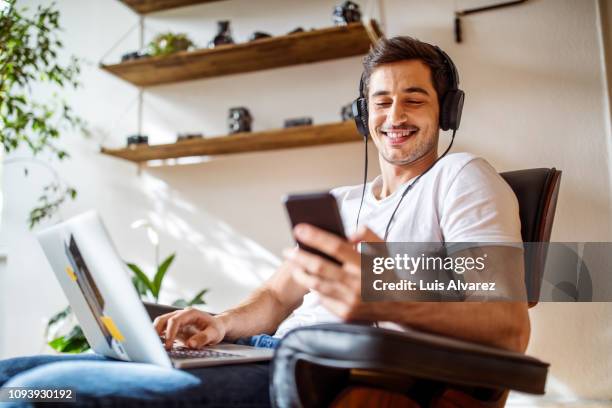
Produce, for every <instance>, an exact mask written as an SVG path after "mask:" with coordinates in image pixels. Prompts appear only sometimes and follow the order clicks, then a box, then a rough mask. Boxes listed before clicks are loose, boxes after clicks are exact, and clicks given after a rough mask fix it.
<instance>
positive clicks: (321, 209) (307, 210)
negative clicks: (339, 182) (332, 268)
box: [283, 192, 346, 264]
mask: <svg viewBox="0 0 612 408" xmlns="http://www.w3.org/2000/svg"><path fill="white" fill-rule="evenodd" d="M283 202H284V204H285V208H286V209H287V214H288V215H289V220H290V221H291V227H292V228H293V227H295V226H296V225H298V224H302V223H305V224H310V225H314V226H315V227H318V228H320V229H322V230H325V231H327V232H331V233H332V234H335V235H337V236H339V237H340V238H344V239H346V235H345V234H344V225H343V224H342V217H341V216H340V211H338V204H337V202H336V198H335V197H334V196H333V195H332V194H330V193H329V192H323V193H310V194H290V195H287V196H285V197H284V198H283ZM297 244H298V245H299V247H300V248H302V249H303V250H305V251H308V252H311V253H313V254H316V255H319V256H321V257H323V258H325V259H328V260H330V261H332V262H334V263H337V264H340V262H338V261H337V260H336V259H335V258H333V257H331V256H329V255H327V254H325V253H323V252H321V251H319V250H317V249H314V248H311V247H309V246H308V245H304V244H302V243H301V242H299V241H297Z"/></svg>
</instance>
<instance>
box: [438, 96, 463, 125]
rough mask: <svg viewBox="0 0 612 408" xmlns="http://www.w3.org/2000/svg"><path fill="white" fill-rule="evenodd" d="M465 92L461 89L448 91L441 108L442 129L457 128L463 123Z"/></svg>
mask: <svg viewBox="0 0 612 408" xmlns="http://www.w3.org/2000/svg"><path fill="white" fill-rule="evenodd" d="M464 99H465V94H464V93H463V91H462V90H461V89H455V90H451V91H448V92H447V93H446V95H445V96H444V100H443V101H442V105H441V108H440V129H442V130H449V129H452V130H457V129H459V125H460V124H461V113H462V112H463V101H464Z"/></svg>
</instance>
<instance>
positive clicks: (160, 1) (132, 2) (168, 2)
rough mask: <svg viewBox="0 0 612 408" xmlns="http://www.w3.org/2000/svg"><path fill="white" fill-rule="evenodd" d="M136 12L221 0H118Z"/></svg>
mask: <svg viewBox="0 0 612 408" xmlns="http://www.w3.org/2000/svg"><path fill="white" fill-rule="evenodd" d="M119 1H121V2H122V3H123V4H125V5H126V6H128V7H129V8H131V9H132V10H134V11H135V12H136V13H138V14H148V13H153V12H155V11H163V10H169V9H173V8H178V7H183V6H191V5H192V4H202V3H212V2H214V1H222V0H119Z"/></svg>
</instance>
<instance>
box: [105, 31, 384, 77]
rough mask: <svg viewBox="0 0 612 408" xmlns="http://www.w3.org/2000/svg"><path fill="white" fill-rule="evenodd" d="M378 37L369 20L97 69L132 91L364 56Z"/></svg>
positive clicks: (378, 33)
mask: <svg viewBox="0 0 612 408" xmlns="http://www.w3.org/2000/svg"><path fill="white" fill-rule="evenodd" d="M381 36H382V33H381V31H380V28H379V27H378V24H377V23H376V21H374V20H370V21H368V22H364V23H352V24H349V25H347V26H338V27H330V28H323V29H319V30H312V31H305V32H301V33H296V34H291V35H283V36H277V37H271V38H264V39H260V40H257V41H253V42H248V43H241V44H234V45H223V46H219V47H217V48H212V49H199V50H195V51H182V52H177V53H175V54H172V55H169V56H160V57H150V58H143V59H139V60H134V61H127V62H123V63H121V64H114V65H101V68H102V69H104V70H106V71H108V72H110V73H112V74H114V75H116V76H118V77H120V78H122V79H124V80H126V81H128V82H130V83H132V84H134V85H137V86H150V85H159V84H167V83H172V82H180V81H187V80H191V79H197V78H208V77H216V76H222V75H229V74H238V73H243V72H251V71H259V70H265V69H270V68H278V67H285V66H290V65H297V64H306V63H311V62H317V61H325V60H332V59H337V58H344V57H351V56H355V55H363V54H365V53H367V52H368V50H369V49H370V45H371V44H372V43H373V42H375V41H377V40H378V39H379V38H380V37H381Z"/></svg>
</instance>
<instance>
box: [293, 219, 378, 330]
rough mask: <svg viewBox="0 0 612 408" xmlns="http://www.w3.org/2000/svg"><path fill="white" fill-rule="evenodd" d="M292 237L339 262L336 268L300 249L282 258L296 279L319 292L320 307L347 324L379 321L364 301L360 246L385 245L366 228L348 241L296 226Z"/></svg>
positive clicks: (326, 233)
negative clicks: (348, 322)
mask: <svg viewBox="0 0 612 408" xmlns="http://www.w3.org/2000/svg"><path fill="white" fill-rule="evenodd" d="M293 233H294V234H295V237H296V238H297V240H298V241H300V242H301V243H303V244H306V245H308V246H310V247H312V248H315V249H318V250H319V251H321V252H323V253H325V254H327V255H329V256H331V257H332V258H334V259H337V260H338V262H340V263H341V265H337V264H335V263H333V262H331V261H329V260H327V259H325V258H322V257H320V256H318V255H314V254H312V253H310V252H307V251H304V250H303V249H300V248H292V249H286V250H285V251H283V254H284V256H285V258H286V260H287V262H288V263H289V265H290V267H291V272H292V275H293V277H294V279H295V280H296V281H297V282H298V283H300V284H301V285H303V286H304V287H307V288H309V289H311V290H314V291H316V292H317V293H318V294H319V296H320V298H321V303H322V304H323V305H324V306H325V307H326V308H327V309H328V310H329V311H331V312H332V313H334V314H335V315H337V316H338V317H340V318H341V319H342V320H344V321H355V320H363V321H369V320H377V319H376V318H375V317H374V316H373V304H372V303H364V302H362V300H361V254H360V253H359V252H358V251H357V249H356V245H357V244H358V243H359V242H362V241H364V242H383V240H382V239H381V238H380V237H378V236H377V235H376V234H374V233H373V232H372V231H371V230H369V229H368V228H367V227H362V228H360V229H359V231H357V232H356V233H355V234H353V235H351V236H350V237H349V239H348V241H347V240H345V239H342V238H340V237H338V236H337V235H334V234H331V233H329V232H327V231H324V230H322V229H319V228H317V227H314V226H312V225H308V224H299V225H296V226H295V228H294V229H293Z"/></svg>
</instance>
